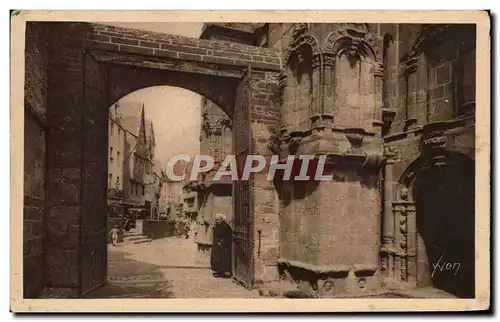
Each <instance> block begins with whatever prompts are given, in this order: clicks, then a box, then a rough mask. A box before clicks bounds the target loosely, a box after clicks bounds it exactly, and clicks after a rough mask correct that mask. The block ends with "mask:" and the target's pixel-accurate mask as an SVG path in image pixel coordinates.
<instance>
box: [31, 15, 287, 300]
mask: <svg viewBox="0 0 500 322" xmlns="http://www.w3.org/2000/svg"><path fill="white" fill-rule="evenodd" d="M28 25H30V26H29V28H28V29H29V30H32V31H33V32H32V34H33V35H34V36H33V37H28V38H27V51H26V57H27V63H30V59H32V60H33V59H37V60H36V66H35V67H34V68H31V69H27V77H26V86H27V91H26V92H27V95H26V97H27V104H26V105H27V106H26V110H27V111H35V112H36V111H38V110H42V111H43V107H44V106H45V104H46V106H47V111H46V113H45V118H44V117H43V113H35V115H41V117H37V119H40V120H42V121H43V120H44V119H46V125H44V126H39V127H38V128H36V127H33V126H32V125H31V123H30V122H31V121H30V120H28V118H27V122H26V138H31V137H33V140H30V141H29V143H28V142H27V145H26V147H27V148H28V147H31V144H37V142H36V140H38V141H40V144H37V146H38V147H39V148H38V149H30V151H29V152H30V153H35V152H36V153H37V155H36V156H34V155H33V156H32V155H31V154H30V153H26V156H27V158H29V159H27V160H26V182H27V184H26V185H25V189H26V190H25V191H26V192H25V195H26V201H27V202H26V203H25V207H26V208H25V218H26V224H25V230H28V232H27V233H25V244H24V245H25V246H24V247H25V253H24V254H25V259H26V260H25V279H24V281H25V282H26V283H25V296H32V297H36V296H38V295H41V296H54V293H55V294H57V295H58V296H63V297H76V296H81V295H82V294H84V293H86V292H88V291H90V290H92V288H94V287H96V286H99V285H100V284H102V283H103V282H105V280H106V242H105V241H106V240H105V234H106V229H107V228H106V224H105V220H102V219H103V218H105V215H106V213H105V211H106V194H105V185H106V178H105V177H106V176H105V174H106V172H107V169H106V167H107V162H106V161H107V149H104V146H105V145H104V144H100V143H102V142H104V141H105V136H106V134H107V129H106V124H107V122H105V120H106V116H107V107H108V106H110V105H111V104H112V103H114V102H115V101H116V100H118V99H119V98H121V97H122V96H124V95H126V94H128V93H130V92H132V91H135V90H138V89H141V88H144V87H148V86H156V85H171V86H180V87H183V88H186V89H190V90H193V91H195V92H197V93H199V94H201V95H203V96H205V97H206V98H208V99H210V100H211V101H213V102H214V103H216V104H217V105H218V106H219V107H220V108H222V109H223V110H224V111H225V113H226V114H227V115H228V116H229V117H232V115H233V110H234V108H235V106H234V105H235V102H234V96H235V92H234V91H235V88H236V86H237V84H238V82H240V79H241V78H242V77H243V76H244V75H246V74H247V71H248V70H249V68H250V69H251V70H252V74H253V73H255V74H254V75H261V76H262V77H268V76H265V75H266V73H272V72H271V71H275V72H274V73H277V72H278V71H279V59H278V57H277V56H276V55H275V54H274V52H273V51H272V50H269V49H266V48H258V47H252V46H247V45H242V44H233V43H229V42H224V41H208V40H196V39H189V38H185V37H176V36H170V35H164V34H159V33H149V32H141V31H137V30H131V29H123V28H114V27H108V26H102V25H97V24H89V23H46V24H44V25H43V26H45V27H44V28H46V33H47V36H46V38H44V37H39V36H38V32H39V30H41V28H42V25H41V24H40V25H39V24H35V23H28ZM33 40H35V41H33ZM37 46H38V47H40V49H39V48H38V47H37ZM45 47H46V48H47V49H46V51H47V54H46V56H45V54H44V52H45V49H44V48H45ZM38 52H41V53H42V54H41V55H39V54H38ZM32 57H35V58H32ZM40 57H41V58H40ZM45 57H46V58H45ZM27 66H30V65H27ZM45 75H46V76H45ZM254 77H257V76H254ZM252 84H253V83H252ZM245 86H247V87H248V86H250V85H249V84H245ZM256 86H257V85H256ZM43 88H47V92H46V94H45V92H43V91H40V89H43ZM248 91H249V92H251V91H252V89H249V90H248ZM259 91H264V89H256V92H259ZM38 98H40V99H39V100H38V101H37V99H38ZM45 101H46V102H47V103H44V102H45ZM253 104H255V108H256V109H257V108H258V110H257V113H261V106H263V104H264V105H265V104H267V103H262V101H252V102H250V103H249V104H247V106H248V107H249V108H250V109H253V108H254V106H253ZM30 106H31V107H33V108H31V107H30ZM101 112H102V113H101ZM251 112H252V111H250V113H251ZM28 114H29V113H28ZM42 123H43V122H42ZM43 129H45V138H44V134H43ZM40 131H42V132H40ZM247 131H248V129H247ZM32 132H34V133H33V134H32ZM35 133H39V134H37V136H38V137H37V136H35V135H34V134H35ZM248 133H250V132H249V131H248ZM35 139H36V140H35ZM45 139H46V141H47V148H46V157H44V144H43V142H44V140H45ZM101 148H102V151H101ZM34 160H36V162H35V164H33V162H34ZM44 160H46V161H45V164H46V167H45V168H46V172H45V173H46V175H45V174H44V173H43V172H44V171H43V170H42V169H43V168H44ZM101 174H102V177H103V178H101ZM101 179H102V180H101ZM41 183H43V184H41ZM43 186H45V187H46V191H45V194H44V191H43V188H42V187H43ZM35 187H36V188H35ZM100 187H101V188H102V189H101V188H100ZM101 190H102V191H101ZM101 192H102V196H101ZM44 199H45V200H44ZM101 199H102V200H101ZM90 200H92V202H90ZM43 208H45V211H43ZM44 219H45V220H44ZM42 263H43V265H41V264H42ZM42 289H43V292H42V293H41V291H42Z"/></svg>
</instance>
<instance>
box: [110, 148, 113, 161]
mask: <svg viewBox="0 0 500 322" xmlns="http://www.w3.org/2000/svg"><path fill="white" fill-rule="evenodd" d="M109 160H110V161H111V162H113V147H109Z"/></svg>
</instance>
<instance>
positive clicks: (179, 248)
mask: <svg viewBox="0 0 500 322" xmlns="http://www.w3.org/2000/svg"><path fill="white" fill-rule="evenodd" d="M108 280H109V281H108V283H107V284H106V285H105V286H103V287H101V288H99V289H98V290H96V291H94V292H92V293H90V294H89V295H88V296H87V297H89V298H257V297H259V295H258V291H257V290H252V291H249V290H247V289H245V288H244V287H242V286H240V285H238V284H236V283H235V282H234V281H233V280H232V279H231V278H216V277H214V276H213V275H212V272H211V270H210V269H209V267H208V265H207V264H206V263H205V264H200V261H199V257H198V253H197V247H196V244H195V243H194V242H193V241H192V240H189V239H181V238H165V239H159V240H155V241H153V242H151V243H146V244H137V245H135V244H123V243H121V244H119V245H118V246H112V245H110V246H109V248H108Z"/></svg>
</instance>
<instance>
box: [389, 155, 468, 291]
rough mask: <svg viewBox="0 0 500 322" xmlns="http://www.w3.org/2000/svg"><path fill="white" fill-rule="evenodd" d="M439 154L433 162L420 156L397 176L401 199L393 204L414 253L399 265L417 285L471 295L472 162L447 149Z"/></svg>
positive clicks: (405, 238)
mask: <svg viewBox="0 0 500 322" xmlns="http://www.w3.org/2000/svg"><path fill="white" fill-rule="evenodd" d="M443 157H444V158H443V159H440V161H439V162H437V163H436V162H433V161H436V160H433V159H425V158H423V157H419V158H418V159H417V160H415V161H414V162H413V163H412V164H411V165H410V166H409V167H408V169H407V170H406V171H405V173H404V174H403V176H402V178H401V180H400V184H401V188H400V190H399V199H401V200H402V201H401V202H399V203H398V205H397V207H396V208H397V209H399V211H397V214H398V215H399V216H397V217H396V220H398V219H399V224H400V225H399V230H400V232H402V234H401V235H402V236H403V243H402V245H404V247H403V248H405V247H406V249H407V251H408V252H409V253H412V254H411V255H412V256H410V257H408V259H407V262H406V263H404V262H402V263H401V266H404V264H406V265H407V267H408V272H407V273H408V274H409V275H412V277H413V279H412V282H414V283H415V284H416V286H417V287H420V288H422V287H423V288H425V287H432V288H437V289H440V290H443V291H445V292H447V293H450V294H453V295H455V296H457V297H461V298H471V297H474V280H475V276H474V249H475V248H474V205H475V204H474V201H475V200H474V191H475V186H474V184H475V182H474V180H475V177H474V175H475V172H474V162H473V161H472V160H471V159H470V158H469V157H467V156H465V155H462V154H461V153H456V152H450V151H448V152H446V153H444V155H443ZM396 235H398V234H396ZM396 237H398V236H396ZM396 239H397V238H396ZM396 244H397V243H396ZM400 244H401V243H400Z"/></svg>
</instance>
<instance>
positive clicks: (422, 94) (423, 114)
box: [416, 53, 428, 125]
mask: <svg viewBox="0 0 500 322" xmlns="http://www.w3.org/2000/svg"><path fill="white" fill-rule="evenodd" d="M417 64H418V66H417V82H418V88H417V95H416V99H417V101H416V105H417V124H418V125H425V124H426V123H427V120H428V117H427V88H428V85H427V58H426V57H425V54H424V53H421V54H420V56H418V63H417Z"/></svg>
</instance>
